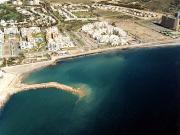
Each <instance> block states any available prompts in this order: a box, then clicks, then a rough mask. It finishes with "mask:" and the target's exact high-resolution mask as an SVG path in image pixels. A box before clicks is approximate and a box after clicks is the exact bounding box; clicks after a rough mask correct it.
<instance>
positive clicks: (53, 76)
mask: <svg viewBox="0 0 180 135" xmlns="http://www.w3.org/2000/svg"><path fill="white" fill-rule="evenodd" d="M52 81H53V82H60V83H63V84H66V85H69V86H73V87H77V88H83V89H84V90H85V91H86V96H85V97H81V98H80V97H78V96H76V95H73V94H71V93H67V92H65V91H62V90H57V89H53V88H48V89H37V90H30V91H25V92H20V93H18V94H15V95H14V96H12V98H11V99H10V100H9V102H8V103H7V104H6V106H5V107H4V109H3V111H2V112H1V114H0V135H180V47H178V46H176V47H159V48H144V49H129V50H123V51H114V52H108V53H103V54H97V55H91V56H85V57H79V58H73V59H67V60H63V61H59V62H58V63H57V64H56V65H54V66H48V67H46V68H43V69H40V70H38V71H34V72H32V73H31V74H30V75H29V76H28V77H27V78H26V79H25V80H24V83H28V84H33V83H42V82H52Z"/></svg>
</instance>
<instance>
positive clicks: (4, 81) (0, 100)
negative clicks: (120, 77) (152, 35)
mask: <svg viewBox="0 0 180 135" xmlns="http://www.w3.org/2000/svg"><path fill="white" fill-rule="evenodd" d="M178 45H180V39H176V40H168V41H161V42H151V43H144V44H136V45H124V46H118V47H111V48H104V49H96V50H90V51H88V52H82V53H77V54H72V55H65V56H58V57H53V58H52V59H51V60H50V61H43V62H37V63H31V64H24V65H17V66H10V67H4V68H2V70H4V71H5V73H4V75H3V78H1V79H0V108H2V107H3V106H4V105H5V103H6V102H7V101H8V100H9V98H10V97H11V96H12V95H13V94H16V93H17V92H20V91H21V90H16V89H15V88H16V85H17V84H21V82H22V79H23V78H24V76H25V75H27V74H28V73H30V72H33V71H35V70H38V69H40V68H44V67H46V66H49V65H54V64H56V62H57V61H61V60H64V59H69V58H74V57H81V56H86V55H93V54H98V53H104V52H110V51H116V50H125V49H131V48H151V47H167V46H178ZM22 91H23V89H22Z"/></svg>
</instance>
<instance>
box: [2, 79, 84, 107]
mask: <svg viewBox="0 0 180 135" xmlns="http://www.w3.org/2000/svg"><path fill="white" fill-rule="evenodd" d="M41 88H55V89H57V90H63V91H66V92H69V93H71V94H74V95H76V96H79V97H84V96H85V91H84V90H82V89H80V88H73V87H71V86H67V85H64V84H61V83H57V82H48V83H40V84H23V83H20V82H19V83H14V84H13V87H11V88H9V90H7V91H6V92H4V93H2V94H1V96H0V108H3V107H4V105H5V104H6V103H7V101H8V100H9V99H10V97H11V96H12V95H14V94H16V93H18V92H22V91H27V90H36V89H41Z"/></svg>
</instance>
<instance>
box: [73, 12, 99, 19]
mask: <svg viewBox="0 0 180 135" xmlns="http://www.w3.org/2000/svg"><path fill="white" fill-rule="evenodd" d="M73 14H74V15H76V16H77V17H78V18H93V17H97V16H96V14H94V13H93V12H91V11H78V12H73Z"/></svg>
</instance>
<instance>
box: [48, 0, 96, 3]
mask: <svg viewBox="0 0 180 135" xmlns="http://www.w3.org/2000/svg"><path fill="white" fill-rule="evenodd" d="M46 1H47V2H56V3H61V4H62V3H86V4H90V3H92V2H93V0H68V1H67V0H46Z"/></svg>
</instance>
